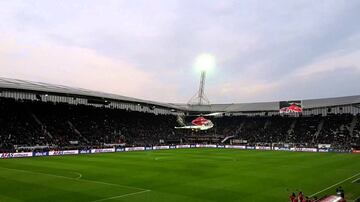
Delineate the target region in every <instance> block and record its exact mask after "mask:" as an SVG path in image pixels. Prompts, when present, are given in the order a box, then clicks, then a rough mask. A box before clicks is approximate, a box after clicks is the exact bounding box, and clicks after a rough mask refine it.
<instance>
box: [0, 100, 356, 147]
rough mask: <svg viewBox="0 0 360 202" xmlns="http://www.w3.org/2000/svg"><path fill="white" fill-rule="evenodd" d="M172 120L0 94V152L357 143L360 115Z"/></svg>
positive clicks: (174, 118)
mask: <svg viewBox="0 0 360 202" xmlns="http://www.w3.org/2000/svg"><path fill="white" fill-rule="evenodd" d="M192 118H194V117H187V120H186V122H189V123H190V122H191V119H192ZM176 119H177V117H176V116H174V115H155V114H152V113H143V112H135V111H128V110H120V109H112V108H107V107H94V106H87V105H70V104H66V103H53V102H41V101H24V100H14V99H8V98H0V152H3V151H13V150H16V149H17V148H19V147H20V148H21V147H29V146H49V147H57V148H65V147H87V146H95V147H99V146H102V145H104V144H127V145H156V144H180V143H221V141H222V140H224V139H225V138H226V137H229V136H231V137H232V138H229V140H227V141H231V140H234V139H236V140H242V141H243V142H245V143H247V144H254V143H264V144H266V143H267V144H269V143H280V142H282V143H296V144H302V145H307V146H308V145H317V144H319V143H322V144H331V145H334V146H337V147H341V148H344V147H346V148H348V147H351V146H354V145H355V146H356V145H357V146H359V145H360V137H359V136H360V117H359V115H358V116H353V115H349V114H343V115H328V116H324V117H323V116H308V117H301V116H300V117H284V116H224V117H212V118H210V119H211V120H212V121H213V123H214V127H213V128H212V129H210V130H206V131H194V130H176V129H174V126H175V125H176V124H177V122H176ZM225 143H228V142H225Z"/></svg>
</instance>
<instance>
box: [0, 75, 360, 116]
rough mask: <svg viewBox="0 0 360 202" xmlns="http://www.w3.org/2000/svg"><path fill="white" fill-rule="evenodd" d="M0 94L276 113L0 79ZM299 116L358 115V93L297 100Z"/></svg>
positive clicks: (275, 105)
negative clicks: (298, 102)
mask: <svg viewBox="0 0 360 202" xmlns="http://www.w3.org/2000/svg"><path fill="white" fill-rule="evenodd" d="M0 97H4V98H14V99H16V100H38V101H44V102H47V101H50V102H55V103H68V104H73V105H78V104H82V105H92V106H98V107H109V108H116V109H127V110H131V111H141V112H149V113H155V114H174V115H182V114H188V113H213V112H222V113H221V115H248V116H256V115H259V116H271V115H277V114H279V102H280V101H277V102H257V103H232V104H209V105H189V104H181V103H180V104H179V103H176V104H175V103H164V102H155V101H150V100H143V99H137V98H132V97H126V96H121V95H115V94H110V93H103V92H97V91H92V90H86V89H81V88H72V87H68V86H63V85H54V84H47V83H41V82H32V81H25V80H19V79H9V78H0ZM301 105H302V109H303V112H302V115H304V116H308V115H323V116H326V115H327V114H353V115H356V114H359V113H360V95H355V96H346V97H333V98H321V99H307V100H301Z"/></svg>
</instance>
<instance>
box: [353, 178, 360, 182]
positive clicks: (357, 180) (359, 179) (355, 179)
mask: <svg viewBox="0 0 360 202" xmlns="http://www.w3.org/2000/svg"><path fill="white" fill-rule="evenodd" d="M358 180H360V178H356V179H355V180H353V181H352V182H351V183H355V182H356V181H358Z"/></svg>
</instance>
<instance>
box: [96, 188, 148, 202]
mask: <svg viewBox="0 0 360 202" xmlns="http://www.w3.org/2000/svg"><path fill="white" fill-rule="evenodd" d="M149 191H151V190H144V191H138V192H133V193H128V194H123V195H119V196H112V197H108V198H103V199H99V200H95V201H91V202H100V201H107V200H112V199H117V198H124V197H128V196H133V195H137V194H143V193H146V192H149Z"/></svg>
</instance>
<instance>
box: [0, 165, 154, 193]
mask: <svg viewBox="0 0 360 202" xmlns="http://www.w3.org/2000/svg"><path fill="white" fill-rule="evenodd" d="M0 168H2V169H7V170H15V171H18V172H25V173H34V174H40V175H47V176H52V177H57V178H63V179H68V180H76V181H84V182H91V183H95V184H104V185H110V186H116V187H122V188H128V189H137V190H140V191H149V190H148V189H143V188H138V187H133V186H126V185H120V184H113V183H109V182H101V181H96V180H86V179H80V178H73V177H66V176H62V175H54V174H48V173H41V172H34V171H29V170H21V169H16V168H6V167H1V166H0Z"/></svg>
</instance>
